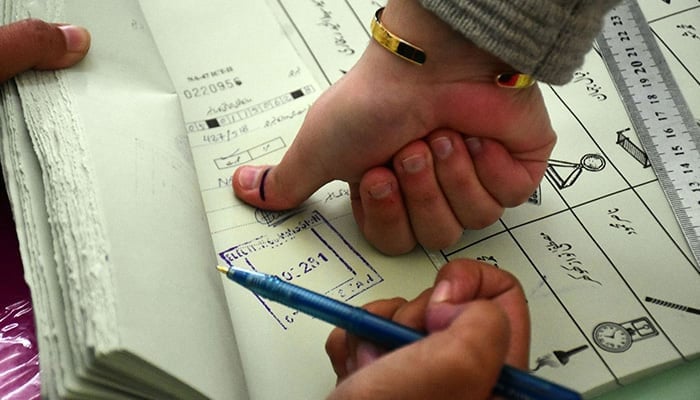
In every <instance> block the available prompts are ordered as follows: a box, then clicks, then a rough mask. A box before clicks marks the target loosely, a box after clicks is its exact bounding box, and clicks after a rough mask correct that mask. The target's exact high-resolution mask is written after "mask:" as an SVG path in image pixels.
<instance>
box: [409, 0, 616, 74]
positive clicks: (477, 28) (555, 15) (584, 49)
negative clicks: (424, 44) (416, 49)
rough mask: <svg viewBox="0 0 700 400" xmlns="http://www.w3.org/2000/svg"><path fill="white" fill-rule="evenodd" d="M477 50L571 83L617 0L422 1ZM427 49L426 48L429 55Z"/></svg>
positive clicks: (520, 68) (535, 72) (421, 0)
mask: <svg viewBox="0 0 700 400" xmlns="http://www.w3.org/2000/svg"><path fill="white" fill-rule="evenodd" d="M420 2H421V4H422V5H423V6H424V7H425V8H426V9H428V10H429V11H431V12H433V13H434V14H435V15H436V16H437V17H439V18H440V19H442V20H443V21H444V22H446V23H447V24H449V25H450V26H451V27H452V28H453V29H455V30H456V31H458V32H460V33H461V34H463V35H464V36H465V37H466V38H467V39H469V40H470V41H472V42H473V43H474V44H475V45H476V46H478V47H480V48H482V49H484V50H486V51H488V52H490V53H491V54H493V55H495V56H497V57H499V58H500V59H502V60H503V61H505V62H506V63H508V64H509V65H510V66H512V67H513V68H515V69H516V70H518V71H519V72H523V73H526V74H530V75H532V76H533V77H535V79H537V80H539V81H543V82H545V83H551V84H555V85H561V84H564V83H567V82H568V81H570V80H571V78H572V75H573V72H574V71H575V70H576V69H577V68H579V67H580V66H581V64H583V59H584V57H585V56H586V54H587V53H588V51H589V50H590V49H591V47H592V45H593V40H594V38H595V36H596V35H597V34H598V33H599V31H600V29H601V28H602V24H603V16H604V15H605V13H607V11H608V10H609V9H610V8H612V7H613V6H614V5H615V4H616V3H618V0H588V1H587V0H579V1H573V0H558V1H544V0H521V1H499V0H496V1H494V0H420ZM429 51H430V49H426V52H429Z"/></svg>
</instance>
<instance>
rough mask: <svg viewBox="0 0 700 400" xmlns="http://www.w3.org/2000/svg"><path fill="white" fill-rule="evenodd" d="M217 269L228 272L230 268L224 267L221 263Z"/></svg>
mask: <svg viewBox="0 0 700 400" xmlns="http://www.w3.org/2000/svg"><path fill="white" fill-rule="evenodd" d="M216 269H218V270H219V272H221V273H224V274H226V273H228V268H226V267H222V266H221V265H217V266H216Z"/></svg>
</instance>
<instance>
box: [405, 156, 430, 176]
mask: <svg viewBox="0 0 700 400" xmlns="http://www.w3.org/2000/svg"><path fill="white" fill-rule="evenodd" d="M401 164H402V165H403V168H404V169H405V170H406V172H408V173H409V174H415V173H417V172H420V171H421V170H423V168H425V157H423V156H422V155H415V156H410V157H406V158H404V159H403V160H401Z"/></svg>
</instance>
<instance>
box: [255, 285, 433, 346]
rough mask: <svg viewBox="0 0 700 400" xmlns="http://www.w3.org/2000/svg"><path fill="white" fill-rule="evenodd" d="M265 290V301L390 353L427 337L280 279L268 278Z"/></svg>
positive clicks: (260, 292) (263, 294)
mask: <svg viewBox="0 0 700 400" xmlns="http://www.w3.org/2000/svg"><path fill="white" fill-rule="evenodd" d="M265 286H268V290H265V291H262V290H261V291H259V292H258V293H259V294H260V295H262V296H263V297H267V298H269V299H271V300H274V301H277V302H280V303H282V304H285V305H287V306H289V307H292V308H294V309H297V310H299V311H301V312H303V313H305V314H308V315H310V316H312V317H315V318H318V319H320V320H323V321H326V322H328V323H330V324H332V325H335V326H337V327H340V328H343V329H345V330H346V331H348V332H350V333H352V334H354V335H356V336H358V337H361V338H363V339H367V340H369V341H371V342H373V343H375V344H378V345H380V346H382V347H384V348H386V349H387V350H393V349H396V348H398V347H401V346H405V345H407V344H409V343H413V342H415V341H417V340H420V339H422V338H423V337H424V335H423V334H422V333H420V332H418V331H416V330H413V329H410V328H408V327H406V326H403V325H399V324H397V323H395V322H393V321H391V320H388V319H386V318H382V317H380V316H377V315H374V314H372V313H370V312H368V311H366V310H364V309H362V308H359V307H354V306H351V305H349V304H346V303H343V302H341V301H338V300H335V299H332V298H330V297H327V296H324V295H321V294H318V293H314V292H312V291H309V290H307V289H304V288H302V287H299V286H296V285H292V284H289V283H286V282H284V281H282V280H281V279H279V278H277V277H271V278H268V281H267V284H266V285H265Z"/></svg>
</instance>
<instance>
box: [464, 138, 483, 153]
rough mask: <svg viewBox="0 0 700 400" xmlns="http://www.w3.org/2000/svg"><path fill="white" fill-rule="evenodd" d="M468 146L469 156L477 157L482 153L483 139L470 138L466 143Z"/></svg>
mask: <svg viewBox="0 0 700 400" xmlns="http://www.w3.org/2000/svg"><path fill="white" fill-rule="evenodd" d="M464 143H466V144H467V149H468V150H469V154H471V155H473V156H474V155H477V154H479V153H480V152H481V139H480V138H478V137H470V138H468V139H466V140H465V141H464Z"/></svg>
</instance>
